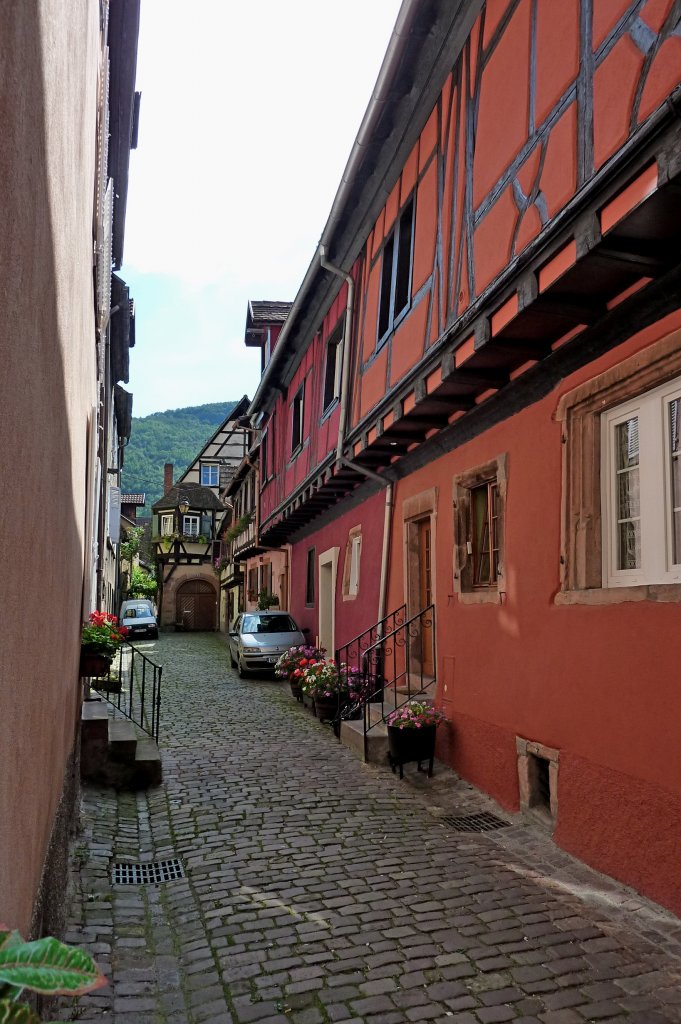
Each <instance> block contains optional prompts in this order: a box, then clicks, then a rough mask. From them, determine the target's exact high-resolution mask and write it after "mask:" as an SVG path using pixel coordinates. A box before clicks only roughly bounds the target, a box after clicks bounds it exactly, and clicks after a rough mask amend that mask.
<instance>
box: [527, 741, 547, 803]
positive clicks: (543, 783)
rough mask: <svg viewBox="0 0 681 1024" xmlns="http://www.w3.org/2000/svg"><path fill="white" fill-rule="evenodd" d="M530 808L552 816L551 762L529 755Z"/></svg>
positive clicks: (544, 758)
mask: <svg viewBox="0 0 681 1024" xmlns="http://www.w3.org/2000/svg"><path fill="white" fill-rule="evenodd" d="M529 769H530V772H529V775H530V807H536V808H538V809H539V810H540V811H543V812H545V813H547V814H551V782H550V777H549V761H548V758H546V757H540V756H539V755H538V754H529Z"/></svg>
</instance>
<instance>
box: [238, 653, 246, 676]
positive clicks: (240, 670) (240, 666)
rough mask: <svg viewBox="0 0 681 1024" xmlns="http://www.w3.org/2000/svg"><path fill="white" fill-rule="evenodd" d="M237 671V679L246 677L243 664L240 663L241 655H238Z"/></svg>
mask: <svg viewBox="0 0 681 1024" xmlns="http://www.w3.org/2000/svg"><path fill="white" fill-rule="evenodd" d="M237 672H238V673H239V679H245V678H246V675H247V673H246V669H245V668H244V666H243V665H242V663H241V655H238V661H237Z"/></svg>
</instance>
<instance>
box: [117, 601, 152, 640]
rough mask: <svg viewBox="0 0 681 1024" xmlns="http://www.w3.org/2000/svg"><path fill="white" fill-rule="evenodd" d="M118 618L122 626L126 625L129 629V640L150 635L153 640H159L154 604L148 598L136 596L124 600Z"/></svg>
mask: <svg viewBox="0 0 681 1024" xmlns="http://www.w3.org/2000/svg"><path fill="white" fill-rule="evenodd" d="M118 620H119V622H120V624H121V626H125V628H126V629H127V631H128V637H127V638H128V640H134V639H135V637H139V636H148V637H151V639H152V640H158V623H157V621H156V616H155V615H154V606H153V604H152V603H151V601H148V600H147V599H146V598H142V597H136V598H133V599H131V600H130V601H124V602H123V604H122V605H121V614H120V615H119V616H118Z"/></svg>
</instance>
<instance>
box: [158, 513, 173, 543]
mask: <svg viewBox="0 0 681 1024" xmlns="http://www.w3.org/2000/svg"><path fill="white" fill-rule="evenodd" d="M174 519H175V517H174V516H173V515H172V513H171V514H170V515H163V516H161V536H162V537H169V536H170V535H171V533H172V532H173V527H174V525H175V523H174Z"/></svg>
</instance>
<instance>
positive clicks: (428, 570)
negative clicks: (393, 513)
mask: <svg viewBox="0 0 681 1024" xmlns="http://www.w3.org/2000/svg"><path fill="white" fill-rule="evenodd" d="M417 528H418V544H419V611H423V610H424V608H427V607H428V606H429V605H431V604H432V603H433V552H432V546H431V539H432V533H431V529H430V518H428V519H421V520H420V521H419V522H418V523H417ZM420 633H421V662H422V672H423V675H424V676H432V674H433V626H432V619H431V617H430V616H428V617H427V618H426V617H424V618H423V619H422V620H421V631H420Z"/></svg>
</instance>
